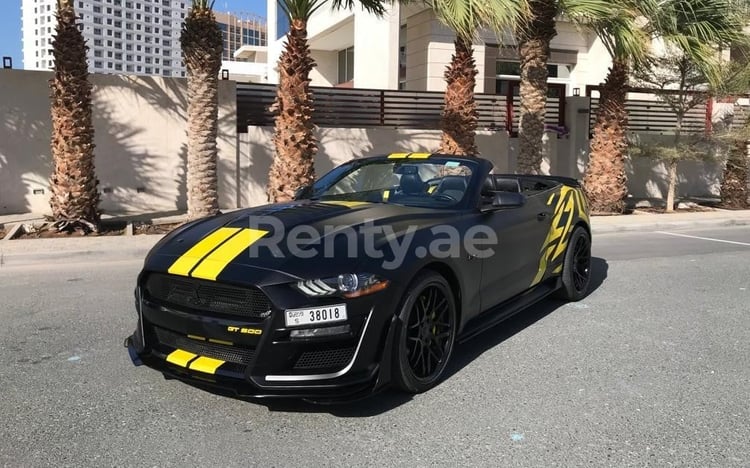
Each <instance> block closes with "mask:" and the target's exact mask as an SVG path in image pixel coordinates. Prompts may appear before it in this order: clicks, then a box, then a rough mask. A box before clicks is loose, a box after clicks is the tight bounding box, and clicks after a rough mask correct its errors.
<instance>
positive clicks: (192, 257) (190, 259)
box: [168, 228, 241, 276]
mask: <svg viewBox="0 0 750 468" xmlns="http://www.w3.org/2000/svg"><path fill="white" fill-rule="evenodd" d="M240 229H241V228H219V229H217V230H216V231H214V232H212V233H211V234H209V235H208V236H206V237H204V238H203V239H201V240H200V241H199V242H198V243H197V244H195V245H194V246H192V247H191V248H190V249H189V250H188V251H187V252H185V253H184V254H182V255H181V256H180V257H179V258H178V259H177V260H175V262H174V263H173V264H172V266H170V267H169V270H168V271H169V273H171V274H173V275H181V276H188V275H189V274H190V270H192V269H193V267H195V265H197V264H198V262H200V261H201V260H202V259H203V258H204V257H205V256H206V255H208V254H209V253H210V252H211V251H212V250H214V249H215V248H216V247H218V246H219V245H220V244H221V243H222V242H224V241H225V240H227V239H229V238H230V237H232V236H233V235H235V234H236V233H237V232H239V231H240Z"/></svg>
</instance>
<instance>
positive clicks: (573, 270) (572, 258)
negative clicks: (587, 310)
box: [557, 226, 591, 301]
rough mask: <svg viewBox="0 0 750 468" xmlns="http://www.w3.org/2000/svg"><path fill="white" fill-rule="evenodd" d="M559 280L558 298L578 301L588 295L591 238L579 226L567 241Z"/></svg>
mask: <svg viewBox="0 0 750 468" xmlns="http://www.w3.org/2000/svg"><path fill="white" fill-rule="evenodd" d="M561 280H562V286H561V287H560V289H559V290H558V291H557V297H558V298H560V299H563V300H566V301H580V300H581V299H583V298H584V297H586V296H587V295H588V293H589V285H590V284H591V236H589V233H588V232H587V231H586V229H584V228H583V227H581V226H577V227H576V228H575V229H574V230H573V233H572V234H571V235H570V239H569V240H568V247H567V248H566V249H565V258H564V259H563V270H562V275H561Z"/></svg>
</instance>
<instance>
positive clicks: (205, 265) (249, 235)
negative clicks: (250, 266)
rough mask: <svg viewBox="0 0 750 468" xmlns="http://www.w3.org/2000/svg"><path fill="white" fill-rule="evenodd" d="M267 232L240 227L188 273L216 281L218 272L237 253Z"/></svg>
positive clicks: (195, 276)
mask: <svg viewBox="0 0 750 468" xmlns="http://www.w3.org/2000/svg"><path fill="white" fill-rule="evenodd" d="M266 234H268V231H262V230H260V229H242V230H241V231H240V232H239V233H238V234H236V235H235V236H233V237H232V238H231V239H229V240H228V241H226V242H224V243H223V244H221V246H219V247H218V248H217V249H216V250H214V251H213V252H211V253H210V254H209V255H207V256H206V258H204V259H203V261H201V262H200V263H199V264H198V266H197V267H195V269H194V270H193V273H192V274H191V275H190V276H192V277H194V278H202V279H207V280H211V281H216V278H217V277H218V276H219V274H220V273H221V272H222V270H224V268H226V266H227V265H228V264H229V262H231V261H232V260H234V259H235V258H236V257H237V256H238V255H239V254H241V253H242V252H244V251H245V249H247V248H248V247H250V246H251V245H252V244H253V243H255V242H256V241H257V240H258V239H260V238H261V237H263V236H265V235H266Z"/></svg>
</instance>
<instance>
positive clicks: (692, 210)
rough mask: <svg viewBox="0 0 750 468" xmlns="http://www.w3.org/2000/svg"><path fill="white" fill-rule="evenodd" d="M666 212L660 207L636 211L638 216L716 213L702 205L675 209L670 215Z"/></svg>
mask: <svg viewBox="0 0 750 468" xmlns="http://www.w3.org/2000/svg"><path fill="white" fill-rule="evenodd" d="M665 210H666V209H665V208H659V207H644V208H637V209H636V210H635V211H636V214H637V213H656V214H667V215H669V214H675V213H705V212H708V211H716V210H715V209H714V208H710V207H707V206H700V205H696V206H689V207H686V208H679V209H675V210H674V211H671V212H669V213H667V212H666V211H665Z"/></svg>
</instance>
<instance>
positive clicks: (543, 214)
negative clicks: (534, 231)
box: [536, 211, 549, 221]
mask: <svg viewBox="0 0 750 468" xmlns="http://www.w3.org/2000/svg"><path fill="white" fill-rule="evenodd" d="M547 216H549V213H547V212H546V211H542V212H541V213H539V214H538V215H536V219H537V221H544V220H545V219H547Z"/></svg>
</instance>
